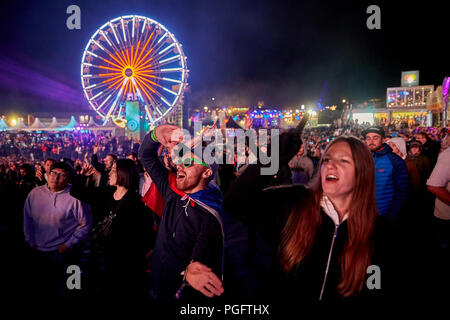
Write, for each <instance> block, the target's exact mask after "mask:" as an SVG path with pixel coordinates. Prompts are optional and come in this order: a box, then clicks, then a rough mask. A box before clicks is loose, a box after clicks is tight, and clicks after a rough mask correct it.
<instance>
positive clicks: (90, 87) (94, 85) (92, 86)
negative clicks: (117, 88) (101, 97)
mask: <svg viewBox="0 0 450 320" xmlns="http://www.w3.org/2000/svg"><path fill="white" fill-rule="evenodd" d="M96 86H97V84H93V85H91V86H89V87H86V88H84V89H86V90H89V89H92V88H95V87H96Z"/></svg>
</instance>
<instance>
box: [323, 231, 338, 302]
mask: <svg viewBox="0 0 450 320" xmlns="http://www.w3.org/2000/svg"><path fill="white" fill-rule="evenodd" d="M339 226H340V224H336V225H335V227H334V234H333V240H331V247H330V252H329V253H328V262H327V268H326V269H325V277H324V278H323V283H322V289H321V290H320V296H319V301H322V297H323V292H324V290H325V284H326V282H327V277H328V269H329V268H330V262H331V255H332V253H333V247H334V240H335V239H336V236H337V232H338V228H339Z"/></svg>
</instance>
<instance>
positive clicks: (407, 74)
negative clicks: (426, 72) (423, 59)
mask: <svg viewBox="0 0 450 320" xmlns="http://www.w3.org/2000/svg"><path fill="white" fill-rule="evenodd" d="M418 85H419V71H418V70H415V71H403V72H402V87H407V86H409V87H411V86H418Z"/></svg>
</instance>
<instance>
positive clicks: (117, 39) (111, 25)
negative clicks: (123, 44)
mask: <svg viewBox="0 0 450 320" xmlns="http://www.w3.org/2000/svg"><path fill="white" fill-rule="evenodd" d="M109 26H110V27H111V30H112V32H113V34H114V37H115V38H116V41H117V44H120V43H119V38H117V34H116V30H114V26H113V24H112V23H111V22H110V23H109Z"/></svg>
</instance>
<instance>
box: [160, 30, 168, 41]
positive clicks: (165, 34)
mask: <svg viewBox="0 0 450 320" xmlns="http://www.w3.org/2000/svg"><path fill="white" fill-rule="evenodd" d="M166 36H167V32H166V33H164V35H163V36H162V37H161V38H160V39H159V40H158V43H160V42H161V41H162V40H163V39H164V38H165V37H166Z"/></svg>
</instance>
